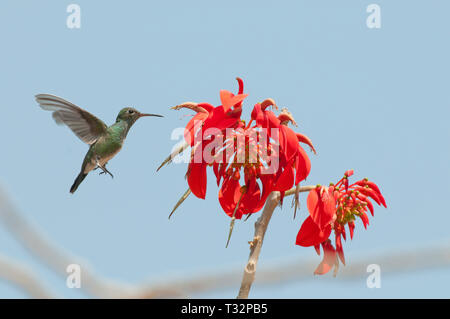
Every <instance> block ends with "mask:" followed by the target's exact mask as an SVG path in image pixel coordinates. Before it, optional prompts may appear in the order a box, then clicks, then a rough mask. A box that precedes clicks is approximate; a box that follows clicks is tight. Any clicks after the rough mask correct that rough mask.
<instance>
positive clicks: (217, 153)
mask: <svg viewBox="0 0 450 319" xmlns="http://www.w3.org/2000/svg"><path fill="white" fill-rule="evenodd" d="M237 81H238V84H239V90H238V94H237V95H234V94H233V93H231V92H229V91H227V90H221V91H220V100H221V102H222V105H219V106H216V107H214V106H213V105H211V104H209V103H193V102H186V103H183V104H180V105H177V106H175V107H173V109H176V110H179V109H183V108H188V109H191V110H193V111H195V112H196V114H195V116H194V117H193V118H192V119H191V120H190V121H189V123H188V124H187V125H186V127H185V131H184V137H185V140H186V142H187V144H189V145H190V146H191V158H190V162H189V166H188V170H187V173H186V177H187V181H188V184H189V188H190V191H191V192H192V193H193V194H194V195H195V196H197V197H198V198H201V199H204V198H205V196H206V186H207V167H208V166H210V167H212V169H213V172H214V174H215V177H216V181H217V185H218V186H219V202H220V205H221V207H222V209H223V210H224V212H225V213H226V214H227V215H228V216H230V217H232V218H233V219H235V218H236V219H240V218H242V216H244V215H247V214H252V213H255V212H258V211H259V210H261V208H262V207H263V205H264V203H265V201H266V199H267V197H268V195H269V194H270V193H271V192H272V191H279V192H280V193H281V198H283V196H284V192H285V191H287V190H289V189H290V188H292V187H293V186H294V185H298V184H299V183H300V182H302V181H303V180H305V179H306V177H307V176H308V174H309V172H310V170H311V163H310V160H309V158H308V155H307V154H306V152H305V150H304V149H303V148H302V147H301V145H300V144H299V143H304V144H306V145H309V146H310V148H311V150H312V151H313V152H315V150H314V147H313V145H312V142H311V140H310V139H309V138H308V137H306V136H305V135H302V134H300V133H296V132H294V131H293V130H292V129H291V128H290V127H288V124H289V123H291V124H292V125H295V126H296V122H295V120H294V118H293V117H292V115H291V113H290V112H289V111H288V110H287V109H282V110H281V112H280V113H279V115H278V116H277V115H275V113H274V112H273V111H271V110H270V109H269V108H270V107H272V108H273V109H275V110H278V107H277V105H276V104H275V102H274V101H273V100H272V99H266V100H264V101H263V102H261V103H257V104H255V105H254V107H253V110H252V112H251V119H250V121H249V122H248V124H247V123H246V121H245V120H243V119H242V118H241V114H242V103H243V100H244V99H245V98H246V97H247V94H244V85H243V81H242V80H241V79H240V78H237Z"/></svg>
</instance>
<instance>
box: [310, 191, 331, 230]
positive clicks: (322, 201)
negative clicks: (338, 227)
mask: <svg viewBox="0 0 450 319" xmlns="http://www.w3.org/2000/svg"><path fill="white" fill-rule="evenodd" d="M321 193H322V194H321ZM306 204H307V206H308V211H309V214H310V216H311V218H312V220H313V221H314V222H315V223H316V224H317V226H318V227H319V228H320V229H324V227H326V226H327V225H329V224H330V222H331V221H332V219H333V217H334V215H335V214H336V200H335V199H334V196H333V193H332V192H331V193H330V190H329V189H327V190H326V191H324V187H321V188H315V189H313V190H311V191H310V192H309V194H308V198H307V200H306Z"/></svg>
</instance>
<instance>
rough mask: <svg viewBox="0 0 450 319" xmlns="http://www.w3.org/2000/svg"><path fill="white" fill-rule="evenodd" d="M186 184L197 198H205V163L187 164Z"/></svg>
mask: <svg viewBox="0 0 450 319" xmlns="http://www.w3.org/2000/svg"><path fill="white" fill-rule="evenodd" d="M188 171H189V176H188V179H187V180H188V185H189V188H190V189H191V191H192V193H193V194H194V195H195V196H197V197H198V198H201V199H205V196H206V164H205V163H194V162H191V163H190V164H189V168H188Z"/></svg>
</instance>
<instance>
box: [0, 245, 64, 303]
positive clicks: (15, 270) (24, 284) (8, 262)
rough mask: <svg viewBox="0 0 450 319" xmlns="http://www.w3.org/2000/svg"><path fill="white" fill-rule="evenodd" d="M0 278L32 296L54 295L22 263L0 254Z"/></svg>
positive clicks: (43, 297)
mask: <svg viewBox="0 0 450 319" xmlns="http://www.w3.org/2000/svg"><path fill="white" fill-rule="evenodd" d="M0 278H2V279H4V280H6V281H8V282H10V283H12V284H13V285H14V286H17V287H19V288H21V289H22V290H23V291H24V292H25V293H26V294H28V295H29V296H30V297H32V298H40V299H49V298H55V297H56V296H55V295H54V294H53V293H52V292H50V290H49V289H48V288H47V287H45V285H44V284H43V283H42V282H41V281H40V280H39V279H38V278H36V276H35V275H34V274H33V271H32V270H31V269H29V268H28V267H27V266H25V265H24V264H23V263H21V262H18V261H15V260H12V259H11V258H9V257H7V256H3V255H1V254H0Z"/></svg>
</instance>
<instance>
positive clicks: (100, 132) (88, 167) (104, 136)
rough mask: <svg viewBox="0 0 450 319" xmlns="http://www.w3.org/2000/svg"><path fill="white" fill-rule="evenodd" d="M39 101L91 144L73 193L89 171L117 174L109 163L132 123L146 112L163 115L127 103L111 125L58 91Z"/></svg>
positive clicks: (57, 120) (61, 122)
mask: <svg viewBox="0 0 450 319" xmlns="http://www.w3.org/2000/svg"><path fill="white" fill-rule="evenodd" d="M36 101H37V102H38V103H39V105H40V107H41V108H43V109H44V110H46V111H52V112H53V114H52V115H53V119H54V120H55V122H56V123H57V124H60V125H61V124H65V125H67V126H68V127H69V128H70V129H71V130H72V132H74V133H75V135H76V136H78V137H79V138H80V139H81V140H82V141H83V142H85V143H86V144H88V145H90V147H89V151H88V152H87V154H86V156H85V157H84V161H83V165H82V166H81V171H80V174H79V175H78V177H77V178H76V179H75V182H74V183H73V185H72V187H71V188H70V192H71V193H74V192H75V191H76V190H77V188H78V186H79V185H80V184H81V182H82V181H83V180H84V178H85V177H86V176H87V174H88V173H89V172H90V171H92V170H94V169H97V168H100V169H101V170H102V172H100V174H106V173H108V174H109V175H111V177H114V176H113V175H112V174H111V172H109V171H108V170H107V169H106V164H108V161H109V160H110V159H112V158H113V157H114V156H115V155H116V154H117V153H118V152H119V151H120V149H121V148H122V145H123V142H124V140H125V138H126V136H127V134H128V131H129V130H130V128H131V126H133V124H134V123H135V122H136V121H137V120H138V119H139V118H141V117H144V116H157V117H163V116H162V115H158V114H147V113H140V112H139V111H138V110H136V109H134V108H132V107H126V108H123V109H121V110H120V112H119V115H117V119H116V122H115V123H114V124H113V125H111V126H109V127H108V126H107V125H106V124H105V123H103V121H101V120H99V119H98V118H97V117H95V116H94V115H92V114H91V113H89V112H88V111H85V110H83V109H82V108H81V107H78V106H76V105H75V104H73V103H70V102H68V101H66V100H64V99H62V98H60V97H57V96H55V95H51V94H38V95H36Z"/></svg>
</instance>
